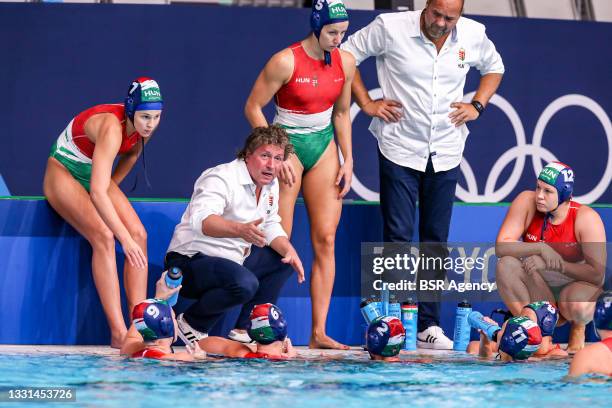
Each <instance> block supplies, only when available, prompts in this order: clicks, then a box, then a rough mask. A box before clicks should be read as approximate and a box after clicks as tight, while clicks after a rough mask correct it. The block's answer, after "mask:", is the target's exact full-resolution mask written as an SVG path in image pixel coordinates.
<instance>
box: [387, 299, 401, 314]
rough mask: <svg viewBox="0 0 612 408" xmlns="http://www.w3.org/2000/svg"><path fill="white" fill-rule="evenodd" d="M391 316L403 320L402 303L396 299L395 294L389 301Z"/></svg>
mask: <svg viewBox="0 0 612 408" xmlns="http://www.w3.org/2000/svg"><path fill="white" fill-rule="evenodd" d="M389 316H393V317H397V318H398V319H400V320H402V305H400V303H399V302H398V301H397V300H395V296H393V295H391V300H390V301H389Z"/></svg>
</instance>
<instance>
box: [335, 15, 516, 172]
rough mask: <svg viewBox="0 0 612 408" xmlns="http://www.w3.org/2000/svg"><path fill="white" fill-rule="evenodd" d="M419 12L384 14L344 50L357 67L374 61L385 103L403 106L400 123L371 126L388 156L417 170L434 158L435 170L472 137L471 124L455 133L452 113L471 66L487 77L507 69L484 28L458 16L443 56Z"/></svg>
mask: <svg viewBox="0 0 612 408" xmlns="http://www.w3.org/2000/svg"><path fill="white" fill-rule="evenodd" d="M421 12H422V10H419V11H406V12H401V13H387V14H380V15H379V16H377V17H376V19H375V20H374V21H373V22H372V23H370V24H369V25H368V26H366V27H364V28H362V29H361V30H359V31H357V32H356V33H355V34H353V35H351V36H350V37H349V38H348V39H347V41H346V42H345V43H344V44H342V47H341V48H342V49H343V50H345V51H349V52H350V53H351V54H353V55H354V56H355V59H356V61H357V65H359V63H361V62H362V61H363V60H365V59H366V58H368V57H371V56H375V57H376V72H377V74H378V82H379V84H380V87H381V88H382V91H383V95H384V98H385V99H395V100H397V101H399V102H400V103H401V104H402V106H403V117H402V119H401V120H400V121H399V122H396V123H385V122H384V121H383V120H382V119H379V118H374V119H373V120H372V123H371V124H370V128H369V129H370V131H371V132H372V134H374V136H375V137H376V138H377V139H378V146H379V148H380V151H381V152H382V154H383V155H384V156H385V157H386V158H387V159H389V160H391V161H392V162H394V163H396V164H399V165H401V166H404V167H410V168H412V169H415V170H419V171H425V168H426V166H427V160H428V158H429V156H430V155H431V160H432V164H433V167H434V170H435V171H436V172H437V171H444V170H449V169H452V168H454V167H456V166H458V165H459V163H460V162H461V157H462V155H463V148H464V147H465V140H466V138H467V135H468V133H469V131H468V129H467V126H465V125H462V126H460V127H458V128H456V127H455V126H454V125H453V124H452V123H451V120H450V118H449V117H448V115H449V114H450V113H451V112H452V111H453V110H454V109H451V107H450V104H451V103H453V102H461V101H462V99H463V87H464V85H465V78H466V75H467V73H468V71H469V69H470V67H475V68H476V69H478V70H479V71H480V74H481V75H486V74H490V73H499V74H503V73H504V64H503V62H502V59H501V56H500V55H499V53H498V52H497V51H496V50H495V46H494V45H493V43H492V42H491V40H489V39H488V38H487V36H486V34H485V26H484V25H482V24H480V23H478V22H476V21H474V20H471V19H469V18H465V17H460V18H459V21H458V22H457V25H456V26H455V29H453V31H452V33H451V34H450V35H449V36H448V39H447V40H446V42H445V44H444V46H443V47H442V49H441V50H440V53H439V54H438V53H437V50H436V46H435V45H434V43H433V42H431V41H430V40H429V39H428V38H427V37H426V36H425V35H424V34H423V33H422V32H421V27H420V17H421Z"/></svg>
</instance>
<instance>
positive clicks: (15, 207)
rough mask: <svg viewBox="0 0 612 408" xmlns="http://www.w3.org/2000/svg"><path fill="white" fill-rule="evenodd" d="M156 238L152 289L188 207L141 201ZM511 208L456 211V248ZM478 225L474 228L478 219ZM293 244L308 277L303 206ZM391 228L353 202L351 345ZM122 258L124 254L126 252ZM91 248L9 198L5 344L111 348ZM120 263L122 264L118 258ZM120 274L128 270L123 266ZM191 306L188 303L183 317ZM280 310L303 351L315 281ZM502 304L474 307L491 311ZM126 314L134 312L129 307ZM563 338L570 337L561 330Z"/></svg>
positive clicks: (2, 275) (447, 325) (345, 278)
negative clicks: (363, 271)
mask: <svg viewBox="0 0 612 408" xmlns="http://www.w3.org/2000/svg"><path fill="white" fill-rule="evenodd" d="M133 204H134V207H135V209H136V211H137V213H138V215H139V216H140V218H141V220H142V221H143V224H144V226H145V228H146V229H147V231H148V236H149V246H148V250H149V288H148V294H149V295H150V296H151V295H152V294H153V293H154V284H155V281H156V280H157V279H158V277H159V276H160V274H161V272H162V263H163V256H164V254H165V251H166V248H167V246H168V243H169V242H170V238H171V236H172V232H173V230H174V226H175V225H176V223H177V222H178V221H179V219H180V217H181V215H182V212H183V210H184V209H185V206H186V204H185V203H180V202H179V203H177V202H171V203H164V202H134V203H133ZM506 209H507V208H506V207H504V206H491V207H486V206H461V205H456V206H455V209H454V214H453V219H452V225H451V234H450V241H451V242H492V241H494V239H495V235H496V232H497V229H498V228H499V225H500V224H501V221H502V219H503V216H504V215H505V212H506ZM598 212H599V213H600V214H601V216H602V218H603V220H604V223H605V225H606V226H607V227H608V229H609V227H610V226H612V209H598ZM475 219H478V224H477V225H476V226H475V225H474V224H475V223H474V220H475ZM294 224H295V229H294V237H293V242H294V245H295V246H296V248H297V250H298V252H299V253H300V255H301V257H302V260H303V261H304V266H305V268H306V271H307V274H308V275H309V271H310V265H311V263H312V251H311V248H310V240H309V234H308V227H307V225H308V224H307V216H306V211H305V208H304V206H303V205H298V206H297V208H296V218H295V222H294ZM381 228H382V222H381V218H380V213H379V208H378V206H374V205H345V206H344V208H343V217H342V219H341V222H340V227H339V229H338V234H337V240H336V260H337V271H336V284H335V287H334V292H333V299H332V303H331V307H330V313H329V317H328V329H329V334H330V335H332V336H333V337H335V338H337V339H338V340H340V341H343V342H346V343H349V344H360V343H361V338H362V335H363V327H362V326H363V319H362V317H361V315H360V313H359V295H360V245H361V242H376V241H380V239H381V237H380V231H381ZM118 251H120V248H118ZM90 261H91V249H90V247H89V244H88V243H87V242H86V241H85V240H83V239H82V238H81V237H80V236H79V235H78V234H77V233H76V232H75V231H74V230H73V229H72V228H71V227H70V226H68V225H67V224H65V223H64V222H63V221H62V220H61V219H60V218H59V217H58V216H57V215H56V214H55V212H54V211H53V210H51V208H50V207H49V205H48V204H47V202H46V201H43V200H36V201H27V200H0V288H2V289H1V296H0V320H1V321H2V322H3V324H2V325H0V343H5V344H7V343H8V344H107V343H108V341H109V336H108V327H107V324H106V320H105V318H104V315H103V312H102V308H101V305H100V302H99V300H98V296H97V293H96V291H95V287H94V284H93V279H92V277H91V265H90ZM117 262H118V264H119V265H122V264H123V257H122V255H121V253H120V252H118V259H117ZM120 270H121V268H120ZM188 303H189V300H187V299H182V298H181V299H179V304H178V305H177V307H178V310H179V311H180V310H181V309H184V308H185V307H186V306H187V305H188ZM279 305H280V306H281V307H282V309H283V311H284V312H285V313H286V315H287V319H288V321H289V327H290V329H289V332H290V335H291V337H292V338H293V339H294V341H295V343H296V344H306V343H307V342H308V336H309V334H310V322H311V320H310V299H309V285H308V282H306V283H304V284H302V285H298V284H297V280H296V279H295V276H292V277H291V278H290V279H289V280H288V282H287V284H286V285H285V287H284V289H283V291H282V294H281V299H280V300H279ZM499 306H501V305H500V304H493V303H487V304H481V305H478V304H475V307H476V308H479V309H480V310H482V311H489V310H491V309H493V308H494V307H499ZM454 309H455V304H454V302H445V303H443V307H442V325H443V327H444V329H445V330H446V332H447V333H452V327H453V321H454V320H453V319H454ZM124 310H125V306H124ZM236 314H237V310H234V311H233V312H231V313H229V314H228V316H226V318H225V319H224V320H223V321H221V322H220V323H219V324H218V325H217V327H216V329H215V331H214V333H215V334H226V333H227V331H229V330H230V329H231V328H232V325H233V323H234V321H235V320H234V319H235V317H236ZM560 333H561V335H563V331H561V332H560Z"/></svg>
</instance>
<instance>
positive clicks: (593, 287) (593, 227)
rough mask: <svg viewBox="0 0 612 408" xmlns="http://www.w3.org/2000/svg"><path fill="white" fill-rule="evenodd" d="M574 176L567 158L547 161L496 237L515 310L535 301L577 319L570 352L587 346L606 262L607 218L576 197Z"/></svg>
mask: <svg viewBox="0 0 612 408" xmlns="http://www.w3.org/2000/svg"><path fill="white" fill-rule="evenodd" d="M574 176H575V174H574V171H573V170H572V169H571V168H570V167H569V166H568V165H566V164H563V163H560V162H552V163H549V164H548V165H546V167H544V169H543V170H542V171H541V172H540V174H539V176H538V179H537V184H536V189H535V191H524V192H522V193H521V194H519V195H518V197H517V198H516V199H515V200H514V201H513V202H512V205H511V206H510V209H509V210H508V214H507V215H506V219H505V220H504V222H503V224H502V226H501V228H500V231H499V234H498V235H497V243H496V255H497V257H498V258H499V262H498V264H497V270H496V282H497V287H498V288H499V293H500V295H501V297H502V299H503V300H504V303H505V304H506V306H507V307H508V309H510V312H512V314H513V315H515V316H517V315H518V314H520V312H521V309H522V308H523V306H524V305H526V304H528V303H531V302H538V301H544V300H546V301H548V302H550V303H551V304H552V305H555V306H556V307H557V308H558V309H559V314H560V318H559V322H560V323H559V324H563V323H564V322H566V321H569V322H571V323H572V327H571V331H570V339H569V344H568V349H567V351H568V352H570V353H572V352H576V351H577V350H579V349H581V348H582V347H584V328H585V325H586V324H587V323H588V322H589V321H591V318H592V316H593V309H594V307H595V299H596V298H597V295H598V294H599V291H600V288H601V286H602V283H603V280H604V275H605V265H606V252H605V242H606V232H605V230H604V225H603V222H602V221H601V218H600V216H599V214H597V212H595V211H594V210H593V209H591V208H589V207H587V206H586V205H580V204H579V203H577V202H575V201H573V200H572V194H573V190H574ZM521 241H522V242H521Z"/></svg>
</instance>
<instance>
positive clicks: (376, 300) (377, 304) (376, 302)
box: [372, 298, 383, 316]
mask: <svg viewBox="0 0 612 408" xmlns="http://www.w3.org/2000/svg"><path fill="white" fill-rule="evenodd" d="M372 304H373V305H374V307H375V308H376V310H378V314H379V315H380V316H382V315H383V310H382V302H381V301H380V299H379V298H372Z"/></svg>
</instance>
